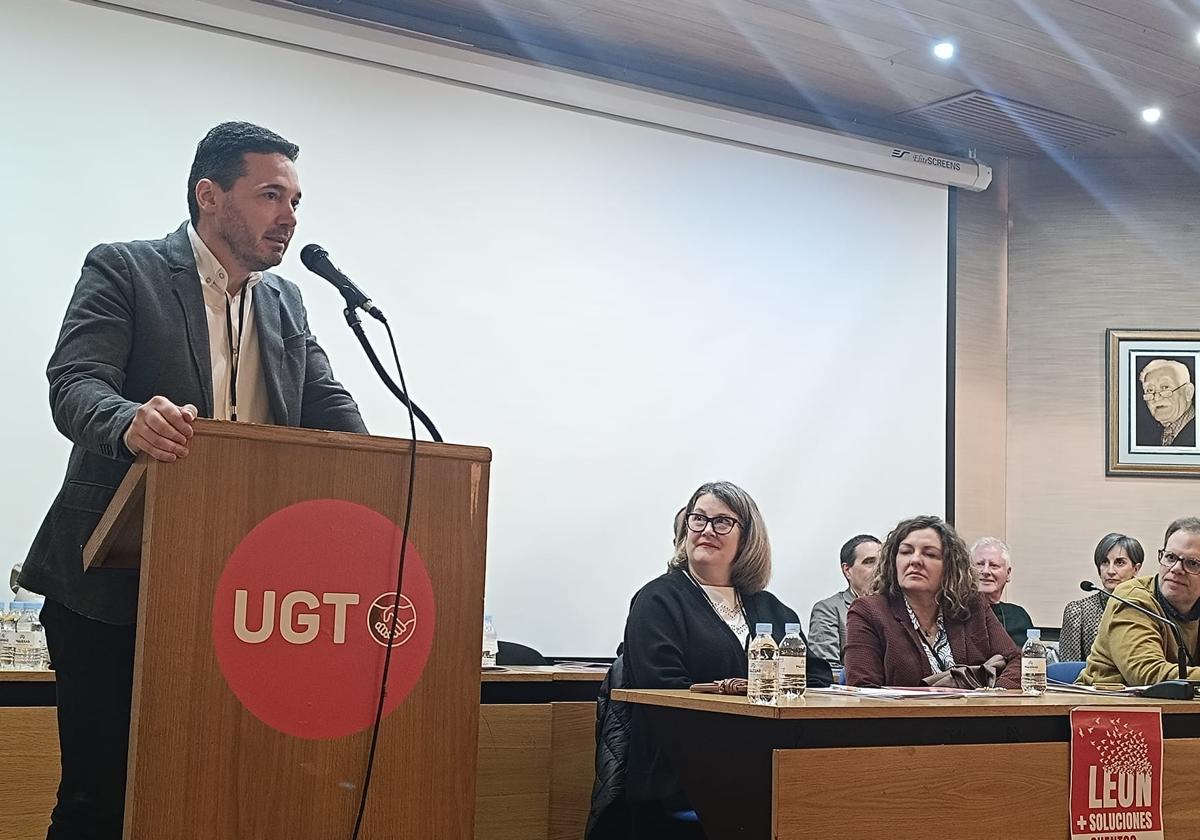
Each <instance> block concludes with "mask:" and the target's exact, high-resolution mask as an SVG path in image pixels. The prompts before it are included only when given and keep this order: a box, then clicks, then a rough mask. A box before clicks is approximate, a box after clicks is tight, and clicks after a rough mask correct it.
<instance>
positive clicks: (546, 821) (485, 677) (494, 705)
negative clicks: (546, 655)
mask: <svg viewBox="0 0 1200 840" xmlns="http://www.w3.org/2000/svg"><path fill="white" fill-rule="evenodd" d="M606 671H607V669H606V668H572V667H562V666H519V667H508V668H504V669H502V670H496V671H486V672H483V673H482V674H480V678H479V679H480V686H479V689H480V709H479V751H478V764H477V766H476V785H475V837H476V838H477V840H579V838H581V837H582V836H583V828H584V824H585V823H586V821H587V813H588V806H589V805H590V802H591V792H592V779H593V776H594V767H595V724H596V693H597V690H598V689H599V685H600V681H601V680H602V679H604V675H605V673H606ZM0 754H2V755H5V756H7V757H8V758H9V760H10V761H11V762H12V763H13V766H16V767H19V770H18V771H13V772H11V773H5V774H0V840H29V838H34V837H42V836H45V832H46V824H47V818H48V816H49V814H50V808H51V807H52V806H53V804H54V792H55V789H56V787H57V785H58V775H59V761H58V728H57V723H56V720H55V709H54V672H53V671H0Z"/></svg>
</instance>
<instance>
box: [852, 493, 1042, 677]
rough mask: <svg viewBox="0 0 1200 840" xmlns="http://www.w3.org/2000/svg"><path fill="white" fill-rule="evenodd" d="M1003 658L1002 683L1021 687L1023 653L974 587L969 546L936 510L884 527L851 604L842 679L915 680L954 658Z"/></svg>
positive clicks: (958, 661) (964, 661) (970, 661)
mask: <svg viewBox="0 0 1200 840" xmlns="http://www.w3.org/2000/svg"><path fill="white" fill-rule="evenodd" d="M996 654H999V655H1000V656H1003V657H1004V660H1005V662H1006V665H1005V668H1004V670H1003V672H1002V673H1001V674H1000V677H999V679H998V680H997V685H998V686H999V687H1000V688H1020V685H1021V652H1020V651H1019V650H1017V647H1016V645H1014V644H1013V642H1012V639H1010V638H1009V636H1008V633H1006V632H1005V631H1004V627H1003V626H1001V624H1000V622H999V621H997V620H996V616H995V615H993V614H992V611H991V609H990V608H989V607H988V605H987V604H986V603H985V602H984V600H983V598H982V596H980V594H979V590H978V584H977V582H976V579H975V575H974V573H973V571H972V568H971V560H970V555H969V554H968V552H967V546H966V545H965V544H964V543H963V541H962V538H961V537H959V536H958V534H957V533H956V532H955V531H954V529H953V528H952V527H951V526H950V525H948V524H946V523H945V522H944V521H942V520H941V519H940V518H939V517H936V516H918V517H916V518H914V519H906V520H905V521H903V522H901V523H900V524H899V525H897V526H896V528H895V529H894V530H893V531H892V532H891V533H890V534H888V537H887V541H886V542H885V543H884V546H883V553H882V556H881V557H880V560H879V565H878V567H877V568H876V572H875V585H874V594H872V595H866V596H864V597H862V598H858V599H856V600H855V601H854V603H853V604H851V605H850V611H849V615H848V616H847V620H846V683H847V685H866V686H881V685H892V686H917V685H921V684H922V683H921V680H922V678H923V677H928V676H929V675H931V674H934V673H936V672H939V671H945V670H948V669H950V668H952V667H954V666H955V665H981V664H983V663H984V662H986V661H987V660H988V659H990V658H991V657H992V656H994V655H996Z"/></svg>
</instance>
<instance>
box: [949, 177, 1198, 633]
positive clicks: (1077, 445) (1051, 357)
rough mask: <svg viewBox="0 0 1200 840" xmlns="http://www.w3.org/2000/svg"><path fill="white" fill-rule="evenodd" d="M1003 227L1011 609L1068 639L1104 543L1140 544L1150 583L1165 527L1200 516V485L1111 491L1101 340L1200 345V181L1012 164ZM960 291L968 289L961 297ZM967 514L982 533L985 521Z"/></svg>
mask: <svg viewBox="0 0 1200 840" xmlns="http://www.w3.org/2000/svg"><path fill="white" fill-rule="evenodd" d="M1008 211H1009V218H1010V221H1011V224H1010V230H1009V237H1008V290H1007V298H1008V301H1007V311H1008V316H1007V322H1008V323H1007V332H1008V363H1007V382H1008V387H1007V447H1006V448H1007V454H1006V462H1007V489H1006V493H1005V499H1006V502H1005V520H1006V525H1007V527H1006V532H1007V538H1008V541H1009V543H1010V545H1011V546H1012V551H1013V562H1014V565H1015V568H1016V574H1015V577H1014V582H1013V583H1012V584H1011V585H1010V587H1009V591H1008V600H1012V601H1015V602H1018V603H1021V604H1024V605H1025V606H1026V607H1027V608H1028V609H1029V611H1030V613H1031V614H1032V615H1033V619H1034V621H1035V623H1038V624H1043V625H1057V624H1058V623H1059V622H1060V620H1061V618H1062V606H1063V604H1064V603H1065V602H1066V601H1067V600H1069V599H1072V598H1076V597H1079V595H1080V592H1079V589H1078V583H1079V581H1080V580H1081V579H1084V578H1088V577H1094V571H1095V570H1094V568H1093V567H1092V566H1091V556H1092V550H1093V548H1094V547H1095V544H1096V542H1097V541H1098V540H1099V538H1100V537H1101V536H1103V535H1104V534H1105V533H1107V532H1108V531H1121V532H1124V533H1127V534H1130V535H1132V536H1134V537H1137V538H1138V539H1139V540H1141V542H1142V544H1143V545H1144V546H1145V548H1146V550H1147V553H1148V555H1150V556H1149V557H1148V558H1147V564H1146V566H1145V567H1143V572H1145V573H1147V574H1152V573H1153V571H1154V561H1153V557H1154V555H1153V553H1154V552H1155V551H1156V550H1157V549H1158V547H1159V546H1160V545H1161V540H1162V532H1163V529H1164V527H1165V526H1166V524H1167V523H1168V522H1169V521H1170V520H1171V519H1173V518H1175V517H1177V516H1181V515H1184V514H1200V481H1195V480H1187V479H1134V478H1106V477H1105V475H1104V457H1105V454H1104V434H1105V428H1104V423H1105V418H1104V406H1105V395H1104V330H1105V329H1106V328H1108V327H1148V328H1157V327H1166V328H1188V329H1200V176H1198V175H1197V174H1196V173H1194V172H1191V171H1189V170H1188V168H1187V167H1186V166H1185V165H1183V164H1182V163H1178V162H1170V161H1141V162H1138V163H1136V164H1124V165H1120V164H1117V163H1116V162H1110V161H1087V162H1074V163H1072V164H1070V171H1064V170H1063V169H1060V168H1059V167H1058V166H1056V165H1055V164H1053V163H1051V162H1049V161H1014V162H1013V163H1012V165H1011V169H1010V173H1009V192H1008ZM961 235H962V228H961V226H960V236H961ZM960 247H961V246H960ZM961 262H962V261H961V259H960V265H961ZM961 283H962V278H961V274H960V295H961V294H962V290H961ZM991 307H992V303H991V302H988V303H986V305H985V306H984V307H983V309H984V310H986V312H990V311H991ZM982 317H983V319H984V320H986V319H988V318H990V317H991V316H990V315H988V314H985V315H984V316H982ZM964 320H965V315H961V314H960V318H959V324H960V329H961V328H962V325H963V323H964ZM991 327H992V328H994V327H995V323H994V322H992V323H991ZM962 342H963V340H962V339H961V338H960V343H959V346H960V347H961V346H962ZM968 360H972V363H973V364H974V361H973V360H974V357H973V356H971V355H968V356H967V358H966V359H964V363H966V362H967V361H968ZM975 366H976V367H982V365H981V364H976V365H975ZM971 376H972V377H973V378H975V379H982V378H983V374H980V373H977V372H976V373H972V374H971ZM959 399H960V400H965V399H968V397H967V395H966V394H965V393H963V394H960V395H959ZM982 399H984V400H985V401H986V400H988V399H991V400H992V404H995V398H994V397H991V396H985V397H983V398H982ZM968 410H970V409H968V408H963V409H960V413H959V416H960V417H962V416H963V413H964V412H966V411H968ZM989 411H990V408H989ZM974 445H975V446H978V447H980V448H981V450H986V447H983V446H982V445H981V444H974ZM961 451H962V447H960V452H961ZM981 457H983V458H985V459H988V458H990V457H991V456H990V454H989V453H988V452H986V451H984V454H983V455H982V456H981ZM987 463H988V464H989V465H990V464H991V461H990V460H988V461H987ZM960 469H965V468H960ZM988 469H990V466H989V467H988ZM978 483H979V484H980V486H986V484H985V482H982V481H981V482H978ZM966 489H967V488H964V490H966ZM959 497H960V498H961V497H962V492H960V493H959ZM962 504H963V508H962V509H963V510H964V512H966V511H967V510H972V513H971V516H972V517H974V519H973V520H972V522H971V524H972V525H974V523H975V522H981V521H985V520H986V519H987V516H985V515H983V514H979V513H975V512H974V509H973V506H972V504H971V503H970V502H969V501H967V500H964V501H963V502H962ZM988 504H993V502H992V501H991V497H990V495H989V501H988ZM989 516H990V514H989Z"/></svg>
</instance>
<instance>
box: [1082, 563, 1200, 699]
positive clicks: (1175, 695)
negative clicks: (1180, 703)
mask: <svg viewBox="0 0 1200 840" xmlns="http://www.w3.org/2000/svg"><path fill="white" fill-rule="evenodd" d="M1079 588H1080V589H1082V590H1083V591H1084V592H1099V593H1100V594H1101V595H1103V596H1104V597H1106V598H1112V599H1114V600H1116V601H1120V602H1121V603H1122V604H1124V605H1125V606H1127V607H1132V608H1133V609H1135V610H1137V611H1138V612H1140V613H1142V614H1144V615H1148V616H1150V617H1151V618H1153V619H1154V620H1155V621H1158V622H1160V623H1162V624H1165V625H1167V626H1168V627H1170V628H1171V633H1172V634H1173V635H1174V636H1175V644H1176V645H1178V647H1179V679H1177V680H1163V681H1162V682H1159V683H1155V684H1154V685H1151V686H1147V688H1146V690H1145V691H1144V692H1143V694H1144V695H1145V696H1146V697H1156V698H1158V699H1160V700H1191V699H1193V698H1194V697H1195V696H1196V689H1195V688H1194V687H1193V686H1192V684H1191V683H1190V682H1188V678H1187V645H1185V644H1184V642H1183V634H1182V633H1181V632H1179V627H1178V626H1177V625H1176V624H1175V622H1174V621H1171V619H1169V618H1165V617H1163V616H1161V615H1159V614H1158V613H1156V612H1154V611H1153V610H1148V609H1146V608H1145V607H1143V606H1141V605H1140V604H1135V603H1133V601H1130V600H1128V599H1126V598H1122V597H1121V596H1120V595H1114V594H1113V593H1111V592H1109V591H1108V590H1107V589H1102V588H1100V587H1099V586H1096V584H1094V583H1092V582H1091V581H1090V580H1083V581H1080V582H1079Z"/></svg>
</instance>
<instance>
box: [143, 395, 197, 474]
mask: <svg viewBox="0 0 1200 840" xmlns="http://www.w3.org/2000/svg"><path fill="white" fill-rule="evenodd" d="M197 414H198V412H197V411H196V406H194V405H192V404H191V403H189V404H187V405H184V406H178V405H175V403H173V402H171V401H170V400H169V399H167V398H166V397H151V398H150V399H149V400H148V401H147V402H144V403H142V404H141V405H140V406H138V410H137V413H136V414H134V415H133V422H132V423H130V424H129V428H128V429H126V431H125V445H126V446H127V447H129V451H130V452H132V453H133V454H135V455H137V454H138V453H141V452H145V453H146V454H147V455H149V456H150V457H151V458H154V459H155V460H156V461H176V460H178V459H180V458H183V457H185V456H186V455H187V454H188V443H189V442H190V441H191V439H192V422H193V421H194V420H195V419H196V415H197Z"/></svg>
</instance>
